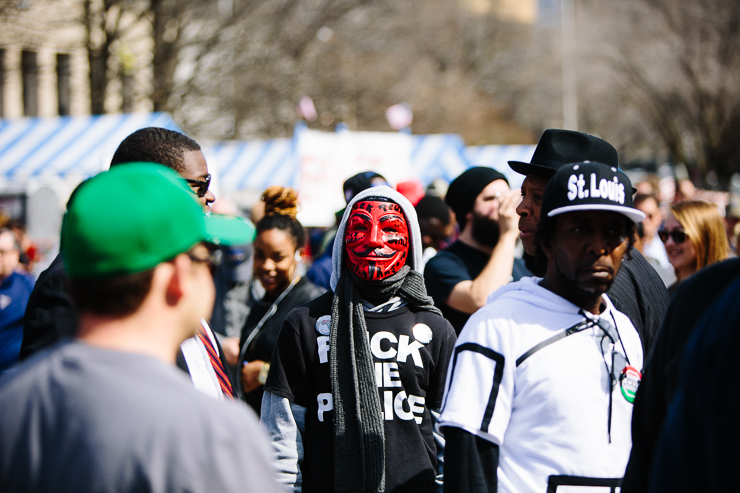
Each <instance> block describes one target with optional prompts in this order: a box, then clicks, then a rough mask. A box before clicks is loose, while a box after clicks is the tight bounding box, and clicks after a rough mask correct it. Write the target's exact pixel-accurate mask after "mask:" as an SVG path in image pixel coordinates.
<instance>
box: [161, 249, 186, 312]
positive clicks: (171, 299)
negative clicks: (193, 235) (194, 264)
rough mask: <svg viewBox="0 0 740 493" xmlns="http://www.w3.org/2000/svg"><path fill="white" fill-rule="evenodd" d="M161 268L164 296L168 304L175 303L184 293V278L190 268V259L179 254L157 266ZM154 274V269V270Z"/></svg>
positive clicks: (172, 304)
mask: <svg viewBox="0 0 740 493" xmlns="http://www.w3.org/2000/svg"><path fill="white" fill-rule="evenodd" d="M160 267H161V268H163V269H162V274H161V275H162V276H163V278H162V281H161V282H163V283H164V285H165V298H166V300H167V304H168V305H170V306H174V305H176V304H177V303H178V302H179V301H180V299H181V298H182V297H183V295H184V294H185V290H186V288H185V280H186V279H187V273H188V270H189V269H190V259H189V258H187V255H184V254H180V255H178V256H177V257H175V258H174V260H172V262H166V263H164V264H160V265H158V266H157V269H158V270H159V269H160ZM155 275H156V271H155Z"/></svg>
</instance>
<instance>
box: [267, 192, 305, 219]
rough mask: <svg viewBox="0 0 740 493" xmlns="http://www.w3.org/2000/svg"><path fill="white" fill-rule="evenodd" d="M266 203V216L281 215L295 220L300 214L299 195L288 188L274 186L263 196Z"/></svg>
mask: <svg viewBox="0 0 740 493" xmlns="http://www.w3.org/2000/svg"><path fill="white" fill-rule="evenodd" d="M262 201H263V202H264V203H265V216H270V215H273V214H279V215H282V216H289V217H291V218H293V219H295V217H296V215H297V214H298V194H297V193H296V191H295V190H293V189H292V188H288V187H281V186H278V185H274V186H272V187H268V188H267V190H265V191H264V193H263V194H262Z"/></svg>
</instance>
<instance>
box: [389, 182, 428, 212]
mask: <svg viewBox="0 0 740 493" xmlns="http://www.w3.org/2000/svg"><path fill="white" fill-rule="evenodd" d="M396 191H397V192H398V193H400V194H401V195H403V196H404V197H406V198H407V199H408V200H409V202H411V205H413V206H414V207H416V205H417V204H418V203H419V201H420V200H421V199H423V198H424V195H425V193H424V185H422V184H421V182H420V181H419V180H418V179H416V178H412V179H410V180H405V181H402V182H399V183H398V185H396Z"/></svg>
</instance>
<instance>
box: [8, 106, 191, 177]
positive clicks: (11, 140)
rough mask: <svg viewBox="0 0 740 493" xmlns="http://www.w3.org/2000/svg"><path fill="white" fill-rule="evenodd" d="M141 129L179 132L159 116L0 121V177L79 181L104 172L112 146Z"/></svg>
mask: <svg viewBox="0 0 740 493" xmlns="http://www.w3.org/2000/svg"><path fill="white" fill-rule="evenodd" d="M144 127H164V128H168V129H171V130H177V131H179V130H180V129H179V127H178V126H177V124H175V122H174V121H173V120H172V118H171V117H170V116H169V115H167V114H164V113H150V114H130V115H99V116H80V117H74V116H73V117H65V116H62V117H55V118H18V119H6V120H0V179H2V180H3V181H4V182H5V183H6V184H7V183H18V182H22V181H25V180H29V179H34V178H39V177H47V178H52V177H58V178H62V179H65V178H77V179H79V180H82V179H84V178H87V177H89V176H92V175H94V174H96V173H98V172H100V171H102V170H104V169H108V166H109V164H110V159H111V157H112V156H113V153H114V152H115V150H116V148H118V144H120V143H121V141H122V140H123V139H124V138H126V136H127V135H129V134H130V133H132V132H134V131H136V130H138V129H140V128H144Z"/></svg>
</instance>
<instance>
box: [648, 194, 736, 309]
mask: <svg viewBox="0 0 740 493" xmlns="http://www.w3.org/2000/svg"><path fill="white" fill-rule="evenodd" d="M658 236H659V237H660V239H661V241H662V242H663V243H664V244H665V250H666V253H667V254H668V261H669V262H670V263H671V265H672V266H673V269H674V270H675V271H676V282H675V284H673V285H672V286H671V287H669V288H668V292H669V293H670V294H671V295H673V293H675V292H676V289H678V285H679V284H680V283H681V282H682V281H684V280H685V279H686V278H687V277H689V276H690V275H692V274H693V273H695V272H696V271H698V270H700V269H702V268H704V267H706V266H707V265H710V264H713V263H715V262H719V261H721V260H725V259H727V258H729V257H730V244H729V242H728V241H727V233H726V232H725V227H724V223H723V222H722V218H721V217H720V215H719V212H718V211H717V206H716V205H714V204H710V203H709V202H702V201H700V200H688V201H685V202H680V203H678V204H674V205H672V206H671V210H670V212H669V213H668V215H667V216H666V218H665V221H664V222H663V228H662V229H660V230H658Z"/></svg>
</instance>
